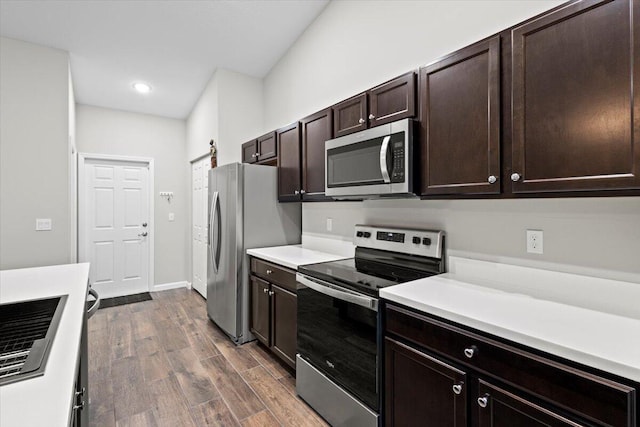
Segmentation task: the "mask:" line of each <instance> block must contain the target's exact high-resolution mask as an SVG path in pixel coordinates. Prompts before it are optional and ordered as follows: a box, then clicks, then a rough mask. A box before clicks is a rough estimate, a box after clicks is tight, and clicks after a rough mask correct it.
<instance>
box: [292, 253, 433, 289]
mask: <svg viewBox="0 0 640 427" xmlns="http://www.w3.org/2000/svg"><path fill="white" fill-rule="evenodd" d="M298 271H299V272H300V273H302V274H304V275H307V276H310V277H315V278H316V279H320V280H325V281H327V282H329V283H332V284H335V285H339V286H344V287H346V288H349V289H353V290H355V291H358V292H362V293H364V294H367V295H370V296H374V297H378V295H379V292H380V289H382V288H385V287H387V286H392V285H397V284H399V283H405V282H410V281H412V280H417V279H422V278H424V277H429V276H433V275H434V274H439V273H442V272H443V266H442V262H441V261H440V260H434V259H431V258H427V257H420V256H415V255H406V254H400V253H392V252H387V251H378V250H375V249H366V248H357V249H356V257H355V258H350V259H344V260H339V261H330V262H322V263H318V264H308V265H301V266H299V267H298Z"/></svg>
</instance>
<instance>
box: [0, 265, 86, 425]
mask: <svg viewBox="0 0 640 427" xmlns="http://www.w3.org/2000/svg"><path fill="white" fill-rule="evenodd" d="M88 279H89V264H88V263H84V264H69V265H59V266H51V267H38V268H25V269H19V270H5V271H0V304H7V303H12V302H18V301H23V300H31V299H40V298H47V297H53V296H60V295H68V298H67V301H66V304H65V306H64V310H63V312H62V317H61V318H60V323H59V325H58V330H57V332H56V335H55V337H54V340H53V343H52V344H51V350H50V352H49V358H48V360H47V364H46V368H45V373H44V375H43V376H40V377H36V378H31V379H27V380H24V381H19V382H15V383H12V384H7V385H3V386H0V408H1V409H0V426H2V427H13V426H16V427H17V426H20V427H31V426H33V427H41V426H56V427H57V426H67V425H69V420H70V416H71V404H72V397H73V393H74V384H75V378H76V365H77V363H78V357H79V349H80V338H81V332H82V321H83V317H84V312H85V310H86V308H85V301H86V298H87V283H88Z"/></svg>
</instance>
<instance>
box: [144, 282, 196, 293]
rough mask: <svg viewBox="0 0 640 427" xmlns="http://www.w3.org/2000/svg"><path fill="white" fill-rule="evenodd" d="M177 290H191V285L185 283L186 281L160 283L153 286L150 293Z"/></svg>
mask: <svg viewBox="0 0 640 427" xmlns="http://www.w3.org/2000/svg"><path fill="white" fill-rule="evenodd" d="M177 288H187V289H191V283H189V282H187V281H186V280H182V281H180V282H171V283H160V284H159V285H154V286H153V287H152V288H151V292H160V291H167V290H169V289H177Z"/></svg>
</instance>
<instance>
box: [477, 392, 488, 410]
mask: <svg viewBox="0 0 640 427" xmlns="http://www.w3.org/2000/svg"><path fill="white" fill-rule="evenodd" d="M488 404H489V395H488V394H485V395H484V396H483V397H479V398H478V406H480V407H481V408H486V407H487V405H488Z"/></svg>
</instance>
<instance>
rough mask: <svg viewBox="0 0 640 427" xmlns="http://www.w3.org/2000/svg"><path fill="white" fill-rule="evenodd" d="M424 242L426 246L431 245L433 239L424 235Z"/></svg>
mask: <svg viewBox="0 0 640 427" xmlns="http://www.w3.org/2000/svg"><path fill="white" fill-rule="evenodd" d="M422 244H423V245H425V246H430V245H431V239H430V238H428V237H423V238H422Z"/></svg>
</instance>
